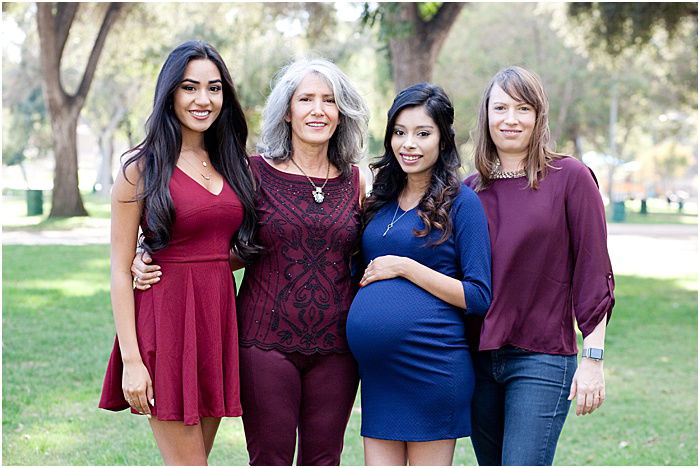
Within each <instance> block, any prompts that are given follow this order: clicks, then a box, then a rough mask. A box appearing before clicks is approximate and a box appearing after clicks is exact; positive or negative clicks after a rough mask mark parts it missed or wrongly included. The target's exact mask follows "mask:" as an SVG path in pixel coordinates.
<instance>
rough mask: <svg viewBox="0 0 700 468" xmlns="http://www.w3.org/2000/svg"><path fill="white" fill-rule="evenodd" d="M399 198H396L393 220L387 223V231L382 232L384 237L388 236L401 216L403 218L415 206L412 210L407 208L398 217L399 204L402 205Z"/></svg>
mask: <svg viewBox="0 0 700 468" xmlns="http://www.w3.org/2000/svg"><path fill="white" fill-rule="evenodd" d="M422 197H423V196H422V195H421V198H422ZM399 198H400V197H399ZM399 198H397V199H396V209H395V210H394V216H392V217H391V222H390V223H389V224H387V225H386V231H384V234H382V237H386V234H387V233H388V232H389V229H391V228H393V227H394V224H396V223H397V222H399V220H400V219H401V218H403V216H404V215H405V214H406V213H408V212H409V211H411V210H412V209H413V208H411V210H406V211H404V212H403V213H401V216H399V217H398V218H397V217H396V214H397V213H398V212H399V205H400V203H399V202H400V200H399Z"/></svg>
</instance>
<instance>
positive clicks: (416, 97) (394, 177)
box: [364, 83, 462, 245]
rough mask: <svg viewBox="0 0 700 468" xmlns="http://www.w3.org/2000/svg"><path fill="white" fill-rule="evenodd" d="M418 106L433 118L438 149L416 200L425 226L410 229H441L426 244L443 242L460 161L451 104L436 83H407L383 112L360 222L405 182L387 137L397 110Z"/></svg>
mask: <svg viewBox="0 0 700 468" xmlns="http://www.w3.org/2000/svg"><path fill="white" fill-rule="evenodd" d="M419 106H422V107H423V108H424V109H425V111H426V113H427V114H428V115H429V116H430V117H431V118H432V119H433V121H435V123H436V124H437V126H438V129H439V131H440V152H439V155H438V158H437V161H436V162H435V165H434V166H433V168H432V174H431V177H430V185H429V187H428V190H427V191H426V192H425V195H423V198H421V200H420V202H419V205H418V206H419V209H418V216H420V218H421V220H422V221H423V223H424V224H425V228H424V229H421V230H418V229H414V230H413V234H414V235H415V236H416V237H426V236H427V235H428V234H430V231H431V230H432V229H438V230H440V231H442V236H441V237H440V239H439V240H437V241H434V242H431V243H430V244H429V245H437V244H441V243H443V242H445V241H446V240H447V239H449V238H450V236H451V235H452V230H453V226H452V219H451V218H450V210H451V208H452V204H453V202H454V198H455V197H456V196H457V194H458V193H459V189H460V185H461V182H460V180H459V176H458V175H457V169H459V167H460V166H461V165H462V162H461V159H460V157H459V152H458V151H457V145H456V143H455V132H454V129H453V128H452V124H453V122H454V108H453V107H452V103H451V102H450V99H449V98H448V97H447V94H446V93H445V91H444V90H443V89H442V88H440V87H439V86H435V85H432V84H429V83H420V84H416V85H413V86H410V87H408V88H406V89H404V90H403V91H401V92H400V93H399V94H397V95H396V97H395V98H394V103H393V104H392V105H391V108H390V109H389V112H387V125H386V132H385V134H384V154H383V155H382V156H381V157H380V158H379V160H378V161H377V162H374V163H372V164H370V168H371V169H372V171H375V172H376V175H375V178H374V183H373V184H372V192H371V193H370V195H369V197H367V201H366V202H365V210H364V226H367V224H368V223H369V222H370V220H371V219H372V218H373V217H374V215H376V214H377V212H378V211H379V210H380V209H381V207H383V206H384V205H385V204H387V203H389V202H391V201H392V200H396V199H397V198H398V196H399V194H400V193H401V191H402V190H403V189H404V187H405V186H406V181H407V176H406V173H405V172H404V171H403V170H402V169H401V166H400V165H399V162H398V160H397V159H396V156H395V155H394V151H393V149H392V148H391V138H392V135H393V130H394V125H395V123H396V119H397V118H398V116H399V114H400V113H401V111H403V110H404V109H406V108H411V107H419Z"/></svg>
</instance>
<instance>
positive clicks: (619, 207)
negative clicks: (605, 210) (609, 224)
mask: <svg viewBox="0 0 700 468" xmlns="http://www.w3.org/2000/svg"><path fill="white" fill-rule="evenodd" d="M612 220H613V222H615V223H624V222H625V202H624V201H616V202H613V204H612Z"/></svg>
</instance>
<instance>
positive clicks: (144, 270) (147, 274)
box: [131, 252, 163, 291]
mask: <svg viewBox="0 0 700 468" xmlns="http://www.w3.org/2000/svg"><path fill="white" fill-rule="evenodd" d="M152 261H153V259H152V258H151V255H150V254H149V253H148V252H136V255H134V260H133V261H132V262H131V274H132V276H133V277H134V287H135V288H138V289H140V290H142V291H145V290H146V289H148V288H150V287H151V285H152V284H155V283H157V282H158V281H160V275H162V274H163V273H162V272H161V271H160V266H158V265H149V263H151V262H152Z"/></svg>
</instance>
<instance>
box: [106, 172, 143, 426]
mask: <svg viewBox="0 0 700 468" xmlns="http://www.w3.org/2000/svg"><path fill="white" fill-rule="evenodd" d="M127 174H128V177H129V181H136V180H138V177H139V174H138V170H137V168H136V165H135V164H132V165H131V166H130V167H129V168H128V170H127ZM129 181H127V180H126V179H125V178H124V175H123V174H122V173H121V171H120V172H119V175H118V176H117V179H116V181H115V182H114V186H113V187H112V224H111V246H110V255H111V299H112V311H113V314H114V325H115V327H116V329H117V336H118V337H119V349H120V351H121V355H122V361H123V362H124V373H123V376H122V389H123V391H124V396H125V398H126V399H127V401H129V402H130V405H131V406H132V407H133V408H134V409H135V410H137V411H139V412H141V413H144V414H150V412H151V411H150V408H149V407H148V400H151V399H152V398H153V389H152V385H151V379H150V376H149V375H148V371H147V370H146V367H145V366H144V365H143V361H142V359H141V354H140V352H139V347H138V341H137V338H136V320H135V314H134V292H133V289H132V282H131V281H132V280H131V271H130V266H131V259H132V256H133V253H134V246H135V245H136V240H137V235H138V228H139V220H140V217H141V206H140V204H139V203H135V202H134V203H131V202H128V203H127V202H126V201H127V200H130V199H131V198H133V197H134V195H135V194H136V186H135V185H133V184H132V183H131V182H129Z"/></svg>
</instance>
